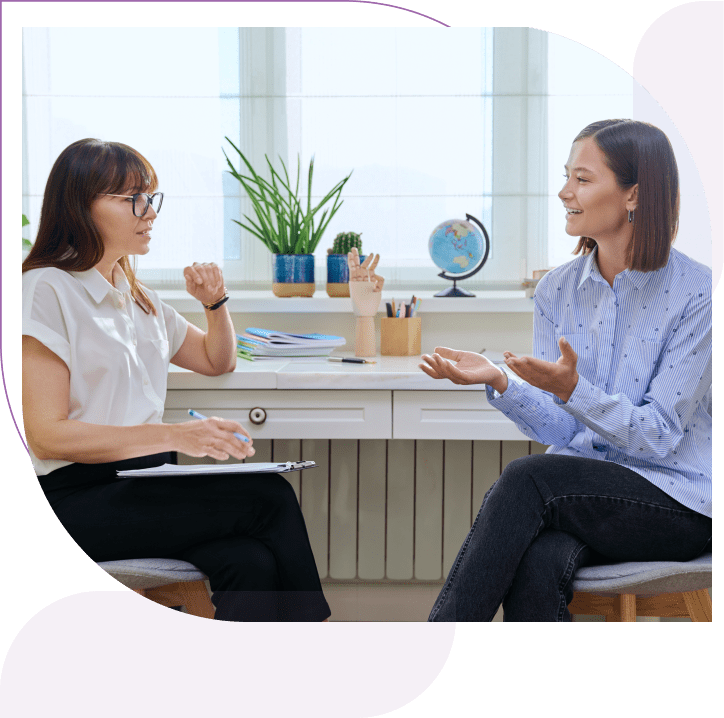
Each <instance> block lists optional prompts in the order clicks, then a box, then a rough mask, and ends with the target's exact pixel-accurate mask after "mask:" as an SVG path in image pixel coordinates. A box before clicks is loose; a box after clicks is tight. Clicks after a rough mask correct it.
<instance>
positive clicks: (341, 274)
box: [327, 254, 365, 297]
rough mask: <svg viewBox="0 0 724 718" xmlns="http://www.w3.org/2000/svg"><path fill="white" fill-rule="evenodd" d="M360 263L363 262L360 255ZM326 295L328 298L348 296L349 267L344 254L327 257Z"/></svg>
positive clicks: (363, 256)
mask: <svg viewBox="0 0 724 718" xmlns="http://www.w3.org/2000/svg"><path fill="white" fill-rule="evenodd" d="M359 261H360V262H364V261H365V255H364V254H361V255H360V258H359ZM327 294H328V295H329V296H330V297H348V296H349V266H348V264H347V255H346V254H328V255H327Z"/></svg>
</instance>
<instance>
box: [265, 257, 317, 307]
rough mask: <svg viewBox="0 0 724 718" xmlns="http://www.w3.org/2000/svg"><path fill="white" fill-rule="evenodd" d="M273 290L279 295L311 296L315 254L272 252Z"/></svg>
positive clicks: (312, 292)
mask: <svg viewBox="0 0 724 718" xmlns="http://www.w3.org/2000/svg"><path fill="white" fill-rule="evenodd" d="M272 290H273V292H274V294H276V296H278V297H311V296H312V295H313V294H314V255H313V254H272Z"/></svg>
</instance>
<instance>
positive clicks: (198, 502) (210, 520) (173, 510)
mask: <svg viewBox="0 0 724 718" xmlns="http://www.w3.org/2000/svg"><path fill="white" fill-rule="evenodd" d="M167 460H168V456H167V455H155V456H153V457H141V458H140V459H131V460H128V461H122V462H116V463H112V464H87V465H83V464H73V465H71V466H68V467H63V468H61V469H58V470H57V471H54V472H52V473H51V474H48V475H47V476H41V477H40V483H41V486H43V490H44V491H45V494H46V496H47V497H48V500H49V501H50V504H51V506H52V507H53V510H54V511H55V513H56V515H57V516H58V518H59V519H60V521H61V523H62V524H63V526H64V527H65V528H66V530H67V531H68V533H69V534H70V535H71V536H72V537H73V539H74V540H75V541H76V542H77V543H78V545H79V546H80V547H81V548H82V549H83V550H84V551H85V552H86V553H87V554H88V555H89V556H90V557H91V558H92V559H93V560H94V561H112V560H116V559H125V558H178V559H182V560H184V561H189V562H190V563H192V564H194V565H195V566H197V567H198V568H199V569H201V570H202V571H203V572H204V573H205V574H206V575H207V576H208V577H209V583H210V585H211V588H212V590H213V592H214V593H213V596H212V601H213V602H214V604H215V605H216V619H218V620H223V621H321V620H323V619H325V618H327V617H328V616H329V615H330V610H329V606H328V605H327V601H326V600H325V598H324V594H323V593H322V586H321V584H320V582H319V575H318V573H317V567H316V564H315V562H314V556H313V554H312V549H311V546H310V544H309V538H308V536H307V530H306V526H305V524H304V517H303V516H302V512H301V509H300V508H299V503H298V501H297V498H296V495H295V493H294V490H293V489H292V487H291V485H290V484H289V482H288V481H287V480H286V479H285V478H284V477H283V476H280V475H279V474H208V475H206V476H200V475H195V476H168V477H148V478H133V479H120V480H119V479H118V478H117V477H116V475H115V472H116V469H117V468H123V469H129V468H142V467H145V466H157V465H159V464H161V463H164V461H167Z"/></svg>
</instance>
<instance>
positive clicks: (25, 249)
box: [23, 215, 33, 261]
mask: <svg viewBox="0 0 724 718" xmlns="http://www.w3.org/2000/svg"><path fill="white" fill-rule="evenodd" d="M29 224H30V220H29V219H28V218H27V217H26V216H25V215H23V227H27V226H28V225H29ZM32 248H33V243H32V242H31V241H30V240H29V239H25V237H23V261H25V257H27V256H28V254H29V253H30V250H31V249H32Z"/></svg>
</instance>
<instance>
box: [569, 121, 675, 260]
mask: <svg viewBox="0 0 724 718" xmlns="http://www.w3.org/2000/svg"><path fill="white" fill-rule="evenodd" d="M588 137H590V138H592V139H593V140H594V142H595V143H596V145H597V146H598V148H599V149H600V150H601V152H603V154H604V156H605V159H606V165H607V166H608V167H609V169H610V170H611V171H612V172H613V173H614V175H615V176H616V181H617V183H618V186H619V187H621V188H622V189H628V188H630V187H633V186H634V185H636V184H638V203H637V207H636V211H635V213H634V222H633V236H632V238H631V242H630V244H629V246H628V248H627V250H626V265H627V266H628V267H629V268H630V269H635V270H637V271H639V272H652V271H654V270H656V269H660V268H661V267H663V266H664V265H665V264H666V262H667V261H668V258H669V252H670V250H671V245H672V244H673V243H674V240H675V239H676V233H677V232H678V229H679V170H678V168H677V165H676V158H675V157H674V150H673V149H672V147H671V143H670V142H669V138H668V137H667V136H666V135H665V134H664V133H663V132H662V131H661V130H660V129H659V128H658V127H654V126H653V125H650V124H649V123H648V122H639V121H637V120H601V121H599V122H593V123H591V124H590V125H588V126H587V127H585V128H584V129H583V130H581V131H580V132H579V133H578V136H577V137H576V139H575V140H573V141H574V142H578V141H579V140H583V139H586V138H588ZM595 246H596V240H595V239H592V238H591V237H581V238H580V240H579V241H578V245H577V246H576V248H575V249H574V250H573V254H579V253H582V254H584V255H585V254H590V252H591V251H592V250H593V248H594V247H595Z"/></svg>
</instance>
